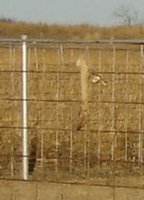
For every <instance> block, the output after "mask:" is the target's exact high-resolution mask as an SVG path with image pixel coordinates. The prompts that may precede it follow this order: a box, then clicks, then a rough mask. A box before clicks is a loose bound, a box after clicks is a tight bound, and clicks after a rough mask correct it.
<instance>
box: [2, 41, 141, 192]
mask: <svg viewBox="0 0 144 200" xmlns="http://www.w3.org/2000/svg"><path fill="white" fill-rule="evenodd" d="M23 42H25V45H26V46H25V47H26V50H27V57H25V56H24V57H25V58H23V62H26V63H27V69H26V68H23V69H22V68H21V66H22V57H23V55H22V45H23ZM143 44H144V41H143V40H113V41H111V40H99V41H86V42H85V41H84V42H82V41H55V40H35V39H26V40H25V41H23V40H22V39H18V40H17V39H14V40H11V39H4V40H1V39H0V55H1V58H0V96H1V97H0V109H1V114H0V119H1V120H0V142H1V146H0V150H1V154H0V158H1V159H0V177H1V178H5V179H9V178H11V179H21V173H22V159H23V158H25V167H26V166H27V169H26V168H25V172H24V171H23V178H24V179H25V180H27V179H32V180H48V181H52V180H54V181H55V180H57V181H58V180H62V181H63V180H67V181H73V182H75V180H77V182H81V181H82V182H83V181H84V180H86V181H88V182H91V181H92V182H93V183H94V184H95V183H96V184H97V183H98V185H101V182H102V181H101V179H102V180H103V181H105V182H108V184H107V185H110V181H111V180H112V183H111V185H113V186H114V187H119V184H118V181H122V185H121V186H122V187H139V188H141V187H142V181H141V180H142V178H143V173H144V171H143V170H144V169H143V153H144V145H143V142H144V141H143V128H144V124H143V107H144V93H143V89H142V88H143V84H144V77H143V76H144V70H143V62H144V56H143V51H144V50H143ZM25 53H26V52H25ZM79 58H81V59H82V62H81V66H80V68H79V67H78V66H77V63H78V60H79ZM26 63H25V64H26ZM84 68H85V71H84ZM22 75H23V78H24V79H25V78H27V80H26V79H25V81H27V95H26V93H25V95H24V94H23V95H22V91H21V88H22ZM25 92H26V91H25ZM24 103H25V106H27V113H25V117H26V118H27V122H28V123H27V124H25V123H24V122H23V123H22V115H21V113H22V106H24ZM85 112H86V113H85ZM23 113H24V112H23ZM23 119H24V115H23ZM24 132H25V133H24ZM22 134H23V135H24V134H28V141H27V143H28V147H27V148H28V149H27V150H28V151H29V153H28V152H25V153H22V148H21V145H22V144H21V143H22V142H21V141H22ZM25 139H26V138H25ZM25 142H26V141H25ZM6 147H7V148H6ZM32 162H33V164H32ZM23 163H24V162H23ZM30 168H31V173H29V170H30ZM23 169H24V166H23ZM26 171H27V172H26ZM28 173H29V174H28ZM24 174H25V175H24ZM125 176H126V177H127V178H129V177H130V176H133V177H134V178H135V180H134V185H131V184H130V183H128V182H127V183H125V181H123V180H125ZM121 177H122V180H121ZM100 178H101V179H100ZM98 180H99V182H98ZM138 181H139V183H138Z"/></svg>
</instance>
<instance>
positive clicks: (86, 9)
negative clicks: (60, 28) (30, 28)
mask: <svg viewBox="0 0 144 200" xmlns="http://www.w3.org/2000/svg"><path fill="white" fill-rule="evenodd" d="M121 6H124V7H127V8H129V9H135V10H136V11H137V12H138V19H139V20H140V21H144V0H0V17H5V18H12V19H14V20H17V21H26V22H34V23H37V22H41V23H48V24H53V23H57V24H83V23H89V24H94V25H102V26H105V25H108V26H109V25H113V24H114V25H115V24H118V23H120V22H119V20H118V19H116V17H115V16H114V14H113V13H114V11H115V10H116V9H118V8H119V7H121Z"/></svg>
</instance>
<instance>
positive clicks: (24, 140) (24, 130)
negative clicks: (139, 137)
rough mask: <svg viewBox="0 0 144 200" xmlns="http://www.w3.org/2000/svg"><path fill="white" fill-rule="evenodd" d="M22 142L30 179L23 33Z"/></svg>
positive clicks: (25, 51)
mask: <svg viewBox="0 0 144 200" xmlns="http://www.w3.org/2000/svg"><path fill="white" fill-rule="evenodd" d="M21 38H22V40H23V41H22V143H23V153H22V159H23V179H24V180H27V179H28V129H27V128H28V120H27V44H26V39H27V35H22V36H21Z"/></svg>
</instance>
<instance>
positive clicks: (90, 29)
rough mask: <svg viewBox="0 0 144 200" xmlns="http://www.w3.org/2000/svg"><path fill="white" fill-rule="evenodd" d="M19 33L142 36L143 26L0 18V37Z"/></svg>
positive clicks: (56, 36) (76, 36)
mask: <svg viewBox="0 0 144 200" xmlns="http://www.w3.org/2000/svg"><path fill="white" fill-rule="evenodd" d="M21 34H27V35H28V36H29V38H32V37H33V38H49V39H51V38H53V39H105V38H106V39H109V38H111V37H113V38H115V39H120V38H129V39H130V38H143V35H144V27H143V26H142V25H135V26H111V27H101V26H97V25H95V26H94V25H89V24H80V25H58V24H51V25H49V24H45V23H37V24H34V23H26V22H16V21H14V20H11V19H5V18H4V19H0V38H7V37H10V38H19V37H20V35H21Z"/></svg>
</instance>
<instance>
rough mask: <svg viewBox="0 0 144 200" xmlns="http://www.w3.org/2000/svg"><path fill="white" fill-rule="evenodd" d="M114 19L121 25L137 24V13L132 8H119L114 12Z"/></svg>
mask: <svg viewBox="0 0 144 200" xmlns="http://www.w3.org/2000/svg"><path fill="white" fill-rule="evenodd" d="M113 14H114V17H116V18H118V19H119V20H120V21H121V23H122V24H123V25H127V26H131V25H134V24H136V23H137V20H138V12H137V10H135V9H134V8H130V7H126V6H120V7H119V8H118V9H116V10H115V11H114V13H113Z"/></svg>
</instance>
